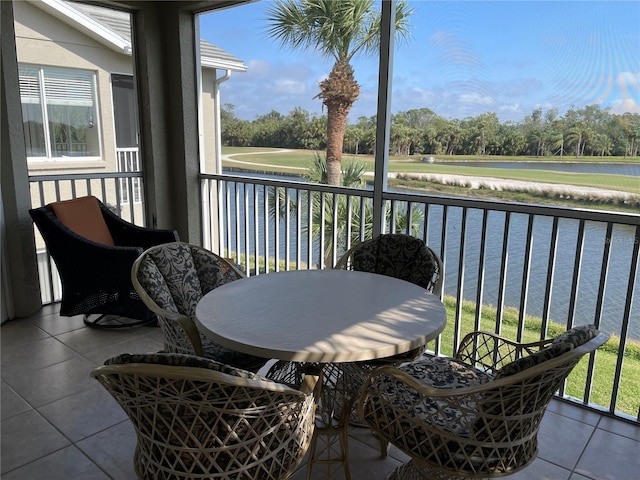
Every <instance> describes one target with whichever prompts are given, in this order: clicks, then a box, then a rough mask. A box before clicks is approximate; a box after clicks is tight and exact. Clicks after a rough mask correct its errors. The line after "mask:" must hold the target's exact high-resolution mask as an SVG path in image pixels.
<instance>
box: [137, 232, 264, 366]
mask: <svg viewBox="0 0 640 480" xmlns="http://www.w3.org/2000/svg"><path fill="white" fill-rule="evenodd" d="M137 276H138V281H139V282H140V285H141V286H142V287H143V288H144V290H145V292H146V293H147V295H149V297H150V298H151V299H152V300H153V301H154V302H155V303H156V304H157V305H158V306H159V307H160V308H162V309H163V310H167V311H169V312H172V313H178V314H180V315H183V316H184V317H186V318H187V319H190V320H191V321H193V320H194V319H195V311H196V306H197V305H198V302H199V301H200V299H201V298H202V297H203V296H204V295H205V294H206V293H208V292H209V291H211V290H213V289H214V288H216V287H219V286H221V285H224V284H226V283H229V282H231V281H234V280H238V279H240V278H242V277H243V276H242V275H241V274H240V273H238V272H237V271H236V270H234V269H233V268H231V267H230V266H229V264H228V263H227V262H226V261H222V260H220V258H219V257H218V256H217V255H215V254H214V253H212V252H209V251H208V250H204V249H202V248H199V247H196V246H194V245H189V244H187V243H181V242H175V243H169V244H165V245H160V246H158V247H155V248H152V249H150V250H148V251H147V252H146V254H145V256H144V258H143V260H142V262H141V264H140V267H139V269H138V274H137ZM158 323H159V324H160V328H161V329H162V333H163V336H164V340H165V350H166V351H169V352H174V353H195V351H194V348H193V345H192V343H191V340H190V339H189V337H188V336H187V335H186V333H185V331H184V330H183V328H182V327H181V326H180V325H179V324H178V323H177V322H175V321H173V320H169V319H167V318H163V317H162V315H159V318H158ZM200 340H201V343H202V348H203V354H204V355H205V356H206V357H208V358H213V359H216V360H218V361H220V362H222V363H225V364H231V365H234V366H237V367H239V368H244V369H247V370H253V371H256V370H258V369H260V367H262V365H264V364H265V363H266V359H265V358H261V357H256V356H253V355H247V354H243V353H240V352H237V351H235V350H231V349H229V348H226V347H223V346H222V345H220V344H218V343H216V342H214V341H213V340H210V339H208V338H207V337H205V336H204V335H202V334H200Z"/></svg>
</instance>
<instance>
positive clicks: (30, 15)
mask: <svg viewBox="0 0 640 480" xmlns="http://www.w3.org/2000/svg"><path fill="white" fill-rule="evenodd" d="M14 8H15V14H14V16H15V28H16V52H17V57H18V63H19V64H24V63H27V64H33V65H38V66H56V67H66V68H75V69H82V70H90V71H93V72H95V74H96V96H97V104H98V105H97V107H98V109H97V111H98V128H99V129H100V130H99V133H100V135H99V138H100V153H101V155H100V159H98V160H88V161H87V160H75V159H64V160H61V159H56V160H49V161H44V162H43V161H39V162H34V161H29V172H30V173H31V174H55V173H71V172H72V171H73V172H77V173H80V172H82V173H89V172H92V173H94V172H114V171H117V169H118V168H117V165H116V144H115V131H114V119H113V101H112V96H111V77H110V74H111V73H121V74H128V75H131V74H132V73H133V66H132V59H131V56H129V55H126V54H124V52H123V53H118V52H116V51H114V50H112V49H110V48H108V47H107V46H106V45H103V44H101V43H98V42H97V41H96V40H93V39H92V38H89V37H87V36H86V35H84V34H82V33H81V32H79V31H78V30H75V29H74V28H72V27H71V26H69V25H67V24H65V23H64V22H62V21H60V20H58V19H57V18H55V17H53V16H52V15H49V14H48V13H47V12H45V11H44V10H41V9H40V8H38V7H36V6H34V5H32V4H30V3H28V2H15V3H14Z"/></svg>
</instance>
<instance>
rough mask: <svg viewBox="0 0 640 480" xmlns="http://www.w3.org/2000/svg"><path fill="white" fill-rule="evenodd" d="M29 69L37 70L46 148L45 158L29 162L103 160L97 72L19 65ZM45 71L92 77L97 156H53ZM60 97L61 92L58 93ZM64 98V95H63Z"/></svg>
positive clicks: (40, 157)
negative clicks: (73, 73)
mask: <svg viewBox="0 0 640 480" xmlns="http://www.w3.org/2000/svg"><path fill="white" fill-rule="evenodd" d="M22 67H24V68H28V69H32V70H36V75H37V85H38V92H37V95H38V101H39V105H40V109H41V114H42V124H43V127H44V132H43V133H44V144H45V145H44V146H45V152H46V155H45V156H27V161H29V162H61V161H63V162H78V161H83V162H86V161H96V160H101V159H102V134H101V127H100V121H99V118H100V115H99V113H98V112H99V103H98V94H97V91H98V89H97V83H96V72H95V71H92V70H83V69H79V68H68V67H58V66H41V65H32V64H22V63H21V64H19V68H22ZM45 70H59V71H67V72H83V73H86V74H88V75H90V76H91V84H90V88H91V92H90V93H91V101H92V102H93V108H94V111H95V116H94V118H93V122H94V128H96V129H97V130H96V131H97V136H98V141H97V146H98V154H97V155H87V156H62V157H56V156H53V152H52V150H53V149H52V144H51V142H52V139H51V132H50V130H49V111H48V108H47V85H46V84H47V82H46V80H45ZM19 77H20V102H21V103H28V102H24V97H23V95H22V93H23V91H22V87H23V76H22V75H19ZM57 93H58V95H60V91H58V92H57ZM63 96H64V94H63ZM69 101H71V102H73V101H74V97H73V96H72V95H69Z"/></svg>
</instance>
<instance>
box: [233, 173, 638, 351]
mask: <svg viewBox="0 0 640 480" xmlns="http://www.w3.org/2000/svg"><path fill="white" fill-rule="evenodd" d="M243 175H245V174H244V173H243ZM250 176H257V177H267V178H276V179H283V178H284V179H291V180H296V179H295V178H286V177H282V176H274V177H269V176H266V175H250ZM240 189H241V192H240V196H239V198H243V197H244V192H243V191H242V190H243V189H242V187H240ZM247 193H248V200H249V205H252V204H253V189H252V188H250V189H248V192H247ZM258 196H259V199H258V200H259V201H258V206H259V210H260V211H259V214H258V217H257V218H258V221H259V222H260V223H261V224H262V222H264V215H263V212H262V205H263V202H262V198H261V197H262V193H261V192H259V194H258ZM292 198H293V197H292ZM234 200H235V198H234V195H232V196H231V201H232V202H234ZM231 208H232V210H231V211H234V210H235V205H232V206H231ZM443 215H444V209H443V207H441V206H438V205H432V206H431V207H430V209H429V217H428V219H427V221H428V224H427V243H428V244H429V245H430V246H431V247H432V248H433V249H434V250H435V251H436V252H441V251H442V245H441V240H442V225H443ZM446 215H447V219H446V226H447V230H446V234H445V236H446V248H445V250H446V251H445V256H444V259H443V260H444V262H445V265H446V273H445V284H444V293H445V294H446V295H451V296H455V295H457V292H458V289H459V288H460V290H461V292H462V297H463V299H465V300H471V301H475V300H476V294H477V289H478V278H479V277H480V274H479V270H480V265H479V250H480V244H481V241H482V231H483V224H482V222H483V218H482V212H481V211H480V210H477V211H473V210H470V211H469V212H468V214H467V218H466V223H465V225H464V228H463V225H462V209H460V208H454V207H450V208H449V209H448V210H447V213H446ZM270 223H271V225H270V226H269V228H270V229H271V231H272V232H273V231H274V230H273V228H274V224H273V220H271V221H270ZM290 228H291V230H290V238H291V240H292V247H291V250H290V252H289V259H290V260H293V259H295V257H296V252H295V238H296V236H297V233H296V232H295V222H291V226H290ZM508 228H509V243H508V245H507V255H506V264H505V265H504V266H503V265H502V261H501V259H502V238H503V233H504V229H505V214H504V213H500V212H490V214H489V215H488V219H487V231H488V232H490V235H489V237H488V239H487V245H486V252H485V265H484V282H483V284H482V291H483V296H482V303H483V304H485V305H494V306H495V305H498V303H500V301H501V299H502V304H503V305H504V306H505V307H516V308H519V307H520V306H521V305H522V304H523V302H524V306H525V307H526V312H527V314H528V315H533V316H538V317H539V316H542V314H543V311H544V309H545V305H547V304H548V308H549V317H550V318H551V319H553V320H554V321H556V322H560V323H566V322H567V321H568V319H569V318H570V316H571V314H572V310H573V319H574V322H575V323H577V324H583V323H586V322H592V321H593V319H594V318H595V312H596V308H597V299H598V290H599V286H600V268H601V264H602V256H603V251H604V246H605V244H606V243H607V242H609V243H610V246H611V257H610V260H609V271H610V272H624V273H623V274H621V275H609V276H608V277H607V278H606V283H605V287H606V288H605V296H604V304H603V306H602V307H603V308H602V310H603V313H602V319H601V322H602V323H601V324H602V325H603V327H605V328H606V329H607V330H608V331H609V332H611V333H615V334H619V333H620V331H621V325H622V320H623V317H624V308H625V302H626V295H627V290H628V278H629V274H628V272H629V271H630V268H631V251H632V247H633V242H634V241H635V228H634V227H631V226H622V225H620V226H617V227H616V228H615V229H614V231H613V235H612V238H611V240H607V239H606V225H604V224H601V223H596V222H587V223H586V226H585V236H584V246H583V252H582V263H581V266H580V270H579V275H578V278H579V283H578V285H577V289H574V285H573V275H574V270H575V260H576V258H575V257H576V244H577V241H578V233H577V232H578V221H577V220H571V219H563V220H561V221H560V222H559V226H558V228H559V230H558V239H559V241H558V245H557V252H556V260H555V270H554V277H553V283H552V288H551V293H552V295H551V298H550V300H549V301H548V302H547V299H546V298H545V292H546V281H547V273H548V258H549V250H550V247H551V246H550V243H549V239H550V231H551V229H552V219H551V218H548V217H543V216H539V217H537V218H536V219H535V222H534V224H533V227H532V232H531V234H532V238H533V242H532V248H531V260H530V267H529V273H528V277H529V283H528V290H527V292H526V295H524V296H523V293H522V291H523V285H524V277H525V274H524V273H525V256H526V250H527V245H526V239H527V236H528V217H527V216H526V215H522V214H512V215H511V218H510V221H509V226H508ZM262 229H263V225H260V226H259V230H260V231H262ZM232 230H234V231H232V232H230V233H231V237H232V243H231V244H232V245H235V229H232ZM420 230H421V231H422V226H421V227H420ZM463 230H464V232H465V234H464V236H462V235H461V232H462V231H463ZM280 231H281V238H282V241H281V245H280V257H281V259H284V258H285V253H286V252H285V245H284V231H285V230H284V220H282V225H281V227H280ZM240 235H241V238H242V240H241V243H242V244H244V238H243V237H244V231H243V229H241V231H240ZM249 238H253V228H251V229H250V232H249ZM462 242H464V251H465V256H464V262H463V263H462V264H461V262H460V246H461V244H462ZM249 245H250V246H249V249H250V252H251V253H254V251H253V245H252V242H251V241H250V242H249ZM261 248H262V247H261ZM301 250H302V251H301V258H302V259H303V261H304V259H306V258H307V244H306V242H302V245H301ZM313 251H314V259H316V260H317V258H318V256H319V252H320V248H319V244H318V242H317V241H316V242H313ZM274 254H275V246H274V245H271V246H270V255H274ZM460 271H462V277H461V278H462V283H461V284H460V285H459V284H458V278H459V273H460ZM503 275H504V278H505V282H504V285H505V287H504V292H502V296H501V292H500V290H499V285H500V284H501V279H502V276H503ZM576 290H577V293H575V298H573V299H572V292H574V291H576ZM634 298H635V299H636V300H635V305H636V308H635V311H634V310H632V317H633V318H631V319H630V325H629V336H630V338H634V339H637V340H640V312H638V308H637V304H638V299H639V298H640V281H637V282H636V284H635V289H634Z"/></svg>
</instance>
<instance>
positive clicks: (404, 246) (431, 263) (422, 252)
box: [352, 233, 437, 289]
mask: <svg viewBox="0 0 640 480" xmlns="http://www.w3.org/2000/svg"><path fill="white" fill-rule="evenodd" d="M352 263H353V269H354V270H359V271H363V272H372V273H379V274H382V275H388V276H390V277H395V278H400V279H402V280H406V281H408V282H411V283H414V284H416V285H419V286H421V287H423V288H426V289H431V288H433V277H434V274H435V273H436V269H437V263H436V260H435V259H434V258H433V255H432V254H431V252H430V251H429V249H428V248H427V246H426V245H425V243H424V242H423V241H422V240H420V239H418V238H414V237H411V236H409V235H404V234H396V233H394V234H383V235H380V236H378V237H376V238H374V239H373V240H370V241H368V242H364V243H362V244H361V245H360V247H359V248H357V249H356V250H355V251H354V252H353V255H352Z"/></svg>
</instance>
